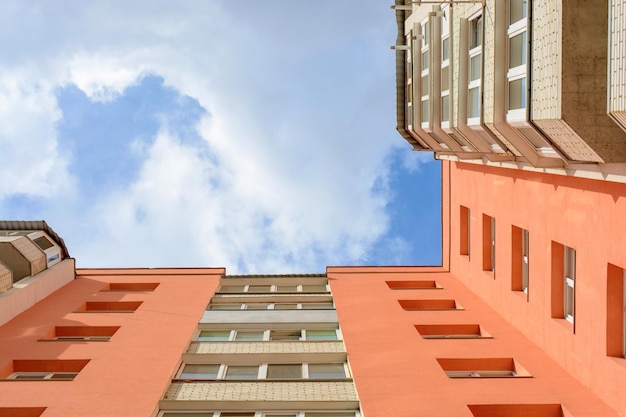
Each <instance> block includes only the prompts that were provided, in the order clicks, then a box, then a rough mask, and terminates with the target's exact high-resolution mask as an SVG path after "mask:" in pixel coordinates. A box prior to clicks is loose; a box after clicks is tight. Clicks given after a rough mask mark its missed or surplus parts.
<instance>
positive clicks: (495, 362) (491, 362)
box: [437, 358, 530, 378]
mask: <svg viewBox="0 0 626 417" xmlns="http://www.w3.org/2000/svg"><path fill="white" fill-rule="evenodd" d="M437 362H439V366H441V368H442V369H443V370H444V372H445V373H446V375H447V376H448V378H511V377H520V376H523V377H529V376H530V374H529V373H528V371H526V370H525V369H523V368H522V367H521V366H519V364H517V363H516V362H515V361H514V360H513V359H512V358H445V359H442V358H440V359H437Z"/></svg>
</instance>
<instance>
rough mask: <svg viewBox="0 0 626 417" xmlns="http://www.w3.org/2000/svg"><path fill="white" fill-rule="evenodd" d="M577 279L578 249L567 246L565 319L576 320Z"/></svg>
mask: <svg viewBox="0 0 626 417" xmlns="http://www.w3.org/2000/svg"><path fill="white" fill-rule="evenodd" d="M575 281H576V250H574V249H572V248H570V247H568V246H565V282H564V285H565V288H564V292H565V299H564V304H565V305H564V316H565V319H566V320H568V321H570V322H572V323H573V322H574V312H575V309H574V307H575V303H574V302H575V299H574V298H575V297H574V295H575V292H574V283H575Z"/></svg>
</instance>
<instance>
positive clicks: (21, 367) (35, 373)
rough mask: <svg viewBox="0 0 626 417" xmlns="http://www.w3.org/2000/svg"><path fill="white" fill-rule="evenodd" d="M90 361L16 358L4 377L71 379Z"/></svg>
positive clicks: (42, 379) (32, 379) (36, 379)
mask: <svg viewBox="0 0 626 417" xmlns="http://www.w3.org/2000/svg"><path fill="white" fill-rule="evenodd" d="M88 362H89V360H86V359H16V360H13V362H12V366H10V367H9V369H8V371H7V373H6V374H5V375H6V376H3V377H4V378H5V379H9V380H21V381H71V380H73V379H74V378H76V376H77V375H78V373H79V372H80V371H81V370H82V369H83V368H84V367H85V365H87V363H88Z"/></svg>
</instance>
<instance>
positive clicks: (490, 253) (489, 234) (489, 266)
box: [483, 214, 496, 271]
mask: <svg viewBox="0 0 626 417" xmlns="http://www.w3.org/2000/svg"><path fill="white" fill-rule="evenodd" d="M495 269H496V219H495V217H491V216H487V215H486V214H483V271H495Z"/></svg>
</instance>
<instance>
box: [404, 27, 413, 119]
mask: <svg viewBox="0 0 626 417" xmlns="http://www.w3.org/2000/svg"><path fill="white" fill-rule="evenodd" d="M412 38H413V35H412V34H410V35H409V36H407V37H406V44H407V45H410V47H409V49H407V51H406V125H407V128H408V129H412V128H413V60H412V59H411V56H412V55H413V40H412Z"/></svg>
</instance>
